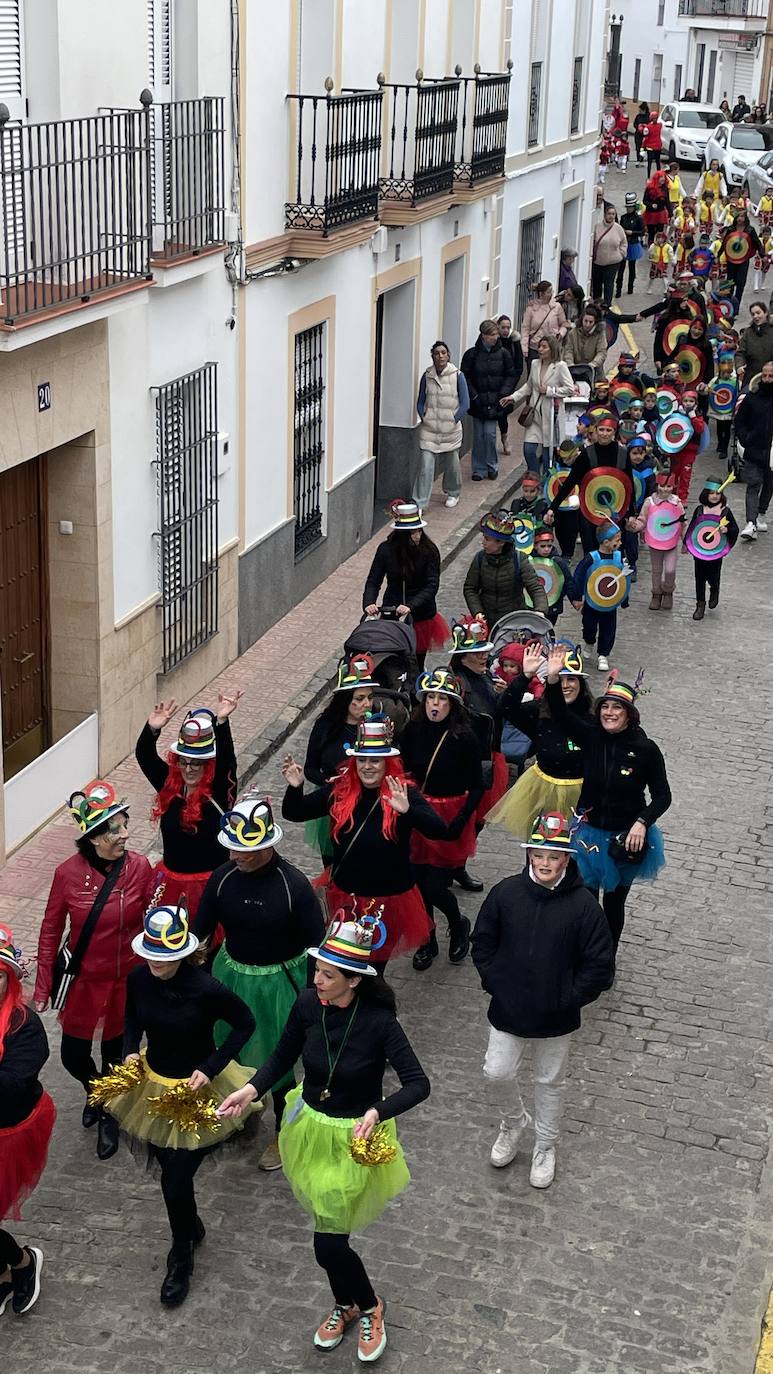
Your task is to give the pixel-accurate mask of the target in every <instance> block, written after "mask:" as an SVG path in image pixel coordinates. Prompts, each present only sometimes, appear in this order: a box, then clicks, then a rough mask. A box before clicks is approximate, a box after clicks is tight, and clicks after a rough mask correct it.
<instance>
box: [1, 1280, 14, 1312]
mask: <svg viewBox="0 0 773 1374" xmlns="http://www.w3.org/2000/svg"><path fill="white" fill-rule="evenodd" d="M12 1294H13V1282H12V1280H11V1279H2V1280H0V1317H2V1315H3V1313H4V1311H5V1309H6V1307H7V1306H8V1304H9V1302H10V1301H11V1297H12Z"/></svg>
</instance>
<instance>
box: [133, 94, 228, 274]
mask: <svg viewBox="0 0 773 1374" xmlns="http://www.w3.org/2000/svg"><path fill="white" fill-rule="evenodd" d="M150 116H151V142H152V148H153V155H152V162H151V169H152V185H153V243H152V249H153V257H154V258H155V259H160V260H163V261H165V262H174V261H175V260H177V259H179V258H186V257H191V256H195V255H196V254H198V253H201V252H203V251H205V250H206V249H207V248H212V247H215V246H217V245H219V244H222V243H224V242H225V101H224V99H223V97H222V96H221V97H212V96H205V97H203V98H202V99H199V100H173V101H171V102H168V103H163V104H159V105H154V106H153V108H152V110H151V112H150Z"/></svg>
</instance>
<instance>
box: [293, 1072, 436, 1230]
mask: <svg viewBox="0 0 773 1374" xmlns="http://www.w3.org/2000/svg"><path fill="white" fill-rule="evenodd" d="M302 1089H303V1084H301V1083H299V1084H298V1087H297V1088H293V1089H292V1091H291V1092H289V1093H288V1095H287V1107H286V1110H285V1114H284V1117H283V1121H282V1129H281V1131H280V1132H279V1153H280V1155H281V1157H282V1168H283V1169H284V1172H285V1176H286V1178H287V1180H288V1182H289V1184H290V1187H291V1188H292V1190H293V1192H294V1193H295V1196H296V1198H297V1200H298V1202H299V1203H300V1204H301V1207H302V1208H303V1209H304V1211H305V1212H308V1214H309V1216H310V1217H313V1219H314V1230H315V1231H327V1232H332V1233H334V1234H336V1235H348V1234H349V1233H350V1232H351V1231H362V1230H363V1228H364V1227H366V1226H369V1225H370V1223H371V1222H372V1221H375V1220H376V1218H377V1217H380V1216H381V1213H382V1212H383V1210H384V1208H385V1207H386V1205H387V1203H388V1202H389V1201H390V1200H391V1199H392V1198H393V1197H397V1196H398V1194H399V1193H402V1192H403V1190H404V1189H405V1188H406V1187H407V1186H408V1183H409V1182H410V1178H411V1175H410V1174H409V1172H408V1166H407V1164H406V1162H405V1156H404V1155H403V1151H402V1146H401V1145H400V1142H399V1140H398V1139H397V1128H396V1126H395V1123H394V1121H387V1122H386V1123H385V1124H386V1127H387V1131H388V1134H389V1139H390V1141H391V1143H392V1144H393V1145H395V1146H396V1148H397V1154H396V1156H395V1158H394V1159H393V1160H392V1161H391V1163H389V1164H377V1165H375V1166H373V1167H368V1166H367V1165H364V1164H357V1163H355V1161H354V1160H353V1159H352V1156H351V1153H350V1151H349V1146H350V1144H351V1140H352V1131H353V1129H354V1126H355V1125H356V1118H355V1117H332V1116H325V1115H324V1113H322V1112H318V1111H316V1110H315V1109H314V1108H313V1107H309V1106H308V1104H307V1103H306V1102H304V1101H303V1098H302V1096H301V1093H302ZM299 1099H300V1102H299ZM296 1104H297V1106H296ZM296 1111H297V1115H296Z"/></svg>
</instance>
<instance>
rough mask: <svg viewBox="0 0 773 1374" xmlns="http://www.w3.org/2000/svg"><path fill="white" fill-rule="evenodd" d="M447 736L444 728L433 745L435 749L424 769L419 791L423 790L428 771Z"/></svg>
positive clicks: (429, 771) (430, 770)
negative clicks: (425, 769)
mask: <svg viewBox="0 0 773 1374" xmlns="http://www.w3.org/2000/svg"><path fill="white" fill-rule="evenodd" d="M447 738H448V731H447V730H444V731H443V733H442V735H441V736H440V739H439V740H438V742H437V744H436V745H435V749H434V752H433V755H432V758H431V759H430V761H429V763H428V764H427V771H426V773H425V774H424V781H423V783H422V784H421V791H422V792H423V791H424V788H425V787H426V786H427V778H428V777H429V775H430V773H431V772H432V765H433V763H434V762H435V759H436V758H437V756H438V754H439V753H440V750H441V749H442V748H443V745H444V744H445V742H446V739H447Z"/></svg>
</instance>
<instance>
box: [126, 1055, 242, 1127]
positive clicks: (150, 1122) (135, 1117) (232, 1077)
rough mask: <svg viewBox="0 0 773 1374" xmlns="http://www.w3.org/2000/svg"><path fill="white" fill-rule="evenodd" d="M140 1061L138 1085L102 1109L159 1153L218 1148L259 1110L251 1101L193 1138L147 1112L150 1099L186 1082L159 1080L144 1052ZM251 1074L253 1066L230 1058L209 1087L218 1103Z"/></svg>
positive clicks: (163, 1119) (177, 1079)
mask: <svg viewBox="0 0 773 1374" xmlns="http://www.w3.org/2000/svg"><path fill="white" fill-rule="evenodd" d="M141 1058H142V1061H143V1064H144V1067H145V1077H144V1078H143V1080H142V1082H141V1083H138V1085H137V1087H136V1088H130V1089H129V1091H128V1092H125V1093H120V1094H119V1095H118V1097H113V1098H111V1100H110V1102H108V1103H107V1104H106V1110H107V1111H108V1112H109V1113H110V1115H111V1116H114V1117H115V1119H116V1121H117V1122H118V1124H119V1125H120V1127H121V1129H122V1130H123V1131H125V1132H126V1134H127V1135H130V1136H132V1137H133V1138H134V1139H135V1140H139V1141H143V1142H144V1143H145V1144H149V1145H156V1146H158V1148H159V1149H161V1150H201V1149H210V1148H211V1147H212V1146H213V1145H220V1144H221V1143H222V1142H223V1141H224V1140H227V1139H228V1137H229V1136H232V1135H233V1134H234V1132H235V1131H241V1130H242V1129H243V1128H244V1123H245V1121H246V1120H247V1118H248V1117H249V1115H250V1114H251V1113H252V1112H255V1111H262V1110H263V1104H262V1102H259V1101H258V1102H253V1103H251V1104H250V1106H249V1107H248V1108H247V1109H246V1111H245V1112H243V1113H242V1115H241V1116H230V1117H224V1118H223V1119H221V1120H220V1122H219V1124H218V1126H217V1127H216V1129H215V1130H213V1131H209V1130H202V1131H201V1132H200V1134H198V1135H197V1133H196V1132H195V1131H183V1130H180V1128H179V1126H176V1125H175V1124H174V1122H173V1121H167V1120H166V1119H165V1118H164V1117H163V1116H152V1115H151V1114H150V1112H149V1111H148V1103H149V1102H151V1101H152V1100H153V1099H154V1098H158V1097H163V1095H164V1093H165V1092H167V1091H168V1089H169V1088H173V1087H174V1086H175V1084H176V1083H181V1082H187V1079H180V1078H162V1077H161V1074H159V1073H154V1072H153V1070H152V1069H151V1068H149V1067H148V1062H147V1059H146V1057H145V1051H144V1050H143V1051H142V1054H141ZM254 1073H255V1068H254V1066H253V1067H242V1065H241V1064H237V1063H235V1062H234V1060H233V1059H232V1060H231V1061H230V1063H228V1064H226V1066H225V1068H224V1069H223V1071H222V1073H219V1074H217V1075H216V1076H215V1077H214V1078H213V1079H212V1082H211V1084H210V1087H211V1088H212V1091H213V1092H214V1093H215V1094H216V1095H217V1097H218V1098H219V1100H220V1101H221V1102H222V1101H223V1100H224V1098H226V1097H227V1096H228V1094H229V1093H232V1092H236V1089H237V1088H243V1087H244V1085H245V1083H249V1081H250V1079H251V1078H252V1077H253V1075H254Z"/></svg>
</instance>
